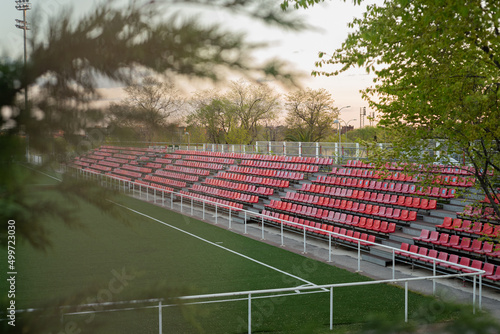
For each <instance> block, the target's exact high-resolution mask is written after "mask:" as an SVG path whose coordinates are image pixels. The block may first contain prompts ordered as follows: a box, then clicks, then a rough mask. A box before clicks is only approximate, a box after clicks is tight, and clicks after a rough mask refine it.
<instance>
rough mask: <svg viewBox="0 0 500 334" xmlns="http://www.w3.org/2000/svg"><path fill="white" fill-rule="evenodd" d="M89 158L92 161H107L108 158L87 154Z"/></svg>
mask: <svg viewBox="0 0 500 334" xmlns="http://www.w3.org/2000/svg"><path fill="white" fill-rule="evenodd" d="M87 157H88V158H90V159H95V160H102V159H107V157H103V156H100V155H95V154H87Z"/></svg>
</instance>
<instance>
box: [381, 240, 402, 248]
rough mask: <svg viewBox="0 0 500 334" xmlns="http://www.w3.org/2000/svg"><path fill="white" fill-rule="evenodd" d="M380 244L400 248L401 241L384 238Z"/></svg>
mask: <svg viewBox="0 0 500 334" xmlns="http://www.w3.org/2000/svg"><path fill="white" fill-rule="evenodd" d="M382 245H385V246H389V247H393V248H400V247H401V242H400V241H395V240H391V239H385V240H382Z"/></svg>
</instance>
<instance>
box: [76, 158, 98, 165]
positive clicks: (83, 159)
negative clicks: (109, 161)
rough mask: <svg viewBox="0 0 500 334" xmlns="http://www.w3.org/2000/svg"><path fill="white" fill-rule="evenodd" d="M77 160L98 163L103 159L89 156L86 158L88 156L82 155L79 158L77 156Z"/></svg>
mask: <svg viewBox="0 0 500 334" xmlns="http://www.w3.org/2000/svg"><path fill="white" fill-rule="evenodd" d="M75 160H80V161H84V162H88V163H91V164H96V163H98V162H99V161H101V160H95V159H89V158H86V157H82V158H79V159H78V158H77V159H75Z"/></svg>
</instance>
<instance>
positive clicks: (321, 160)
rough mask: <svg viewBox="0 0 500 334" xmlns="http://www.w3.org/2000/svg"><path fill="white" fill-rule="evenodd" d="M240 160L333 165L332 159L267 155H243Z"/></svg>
mask: <svg viewBox="0 0 500 334" xmlns="http://www.w3.org/2000/svg"><path fill="white" fill-rule="evenodd" d="M239 158H240V159H246V160H263V161H273V162H286V163H299V164H309V165H321V166H330V165H331V164H333V159H331V158H316V157H295V156H283V155H267V154H242V155H241V156H240V157H239Z"/></svg>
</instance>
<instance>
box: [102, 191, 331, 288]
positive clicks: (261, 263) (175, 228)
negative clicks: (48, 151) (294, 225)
mask: <svg viewBox="0 0 500 334" xmlns="http://www.w3.org/2000/svg"><path fill="white" fill-rule="evenodd" d="M108 201H109V202H111V203H113V204H115V205H118V206H120V207H122V208H124V209H127V210H129V211H132V212H134V213H136V214H138V215H140V216H143V217H146V218H149V219H151V220H153V221H155V222H157V223H160V224H162V225H165V226H168V227H170V228H172V229H174V230H177V231H179V232H182V233H184V234H187V235H189V236H191V237H193V238H196V239H198V240H201V241H203V242H206V243H208V244H210V245H212V246H215V247H219V248H221V249H223V250H225V251H227V252H229V253H232V254H235V255H238V256H240V257H242V258H244V259H247V260H249V261H252V262H255V263H257V264H260V265H261V266H264V267H266V268H269V269H272V270H274V271H277V272H279V273H281V274H283V275H287V276H290V277H292V278H294V279H296V280H298V281H301V282H304V283H306V284H307V285H310V286H316V284H314V283H312V282H309V281H308V280H305V279H303V278H302V277H299V276H296V275H293V274H290V273H287V272H286V271H283V270H281V269H278V268H276V267H273V266H271V265H269V264H267V263H264V262H261V261H258V260H256V259H254V258H251V257H250V256H247V255H244V254H241V253H238V252H236V251H234V250H232V249H229V248H227V247H224V246H221V245H219V244H217V243H215V242H212V241H209V240H207V239H203V238H202V237H200V236H197V235H196V234H193V233H190V232H187V231H184V230H183V229H180V228H178V227H176V226H173V225H170V224H167V223H165V222H164V221H161V220H159V219H156V218H154V217H151V216H148V215H147V214H145V213H142V212H139V211H137V210H134V209H132V208H129V207H127V206H125V205H122V204H119V203H116V202H113V201H111V200H108ZM325 291H326V289H325Z"/></svg>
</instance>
